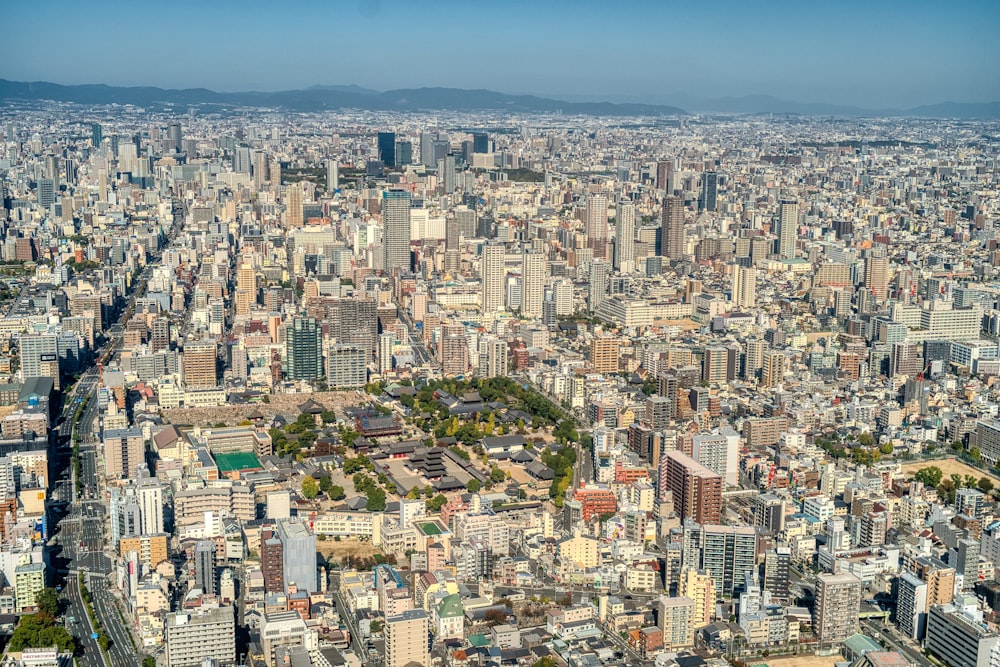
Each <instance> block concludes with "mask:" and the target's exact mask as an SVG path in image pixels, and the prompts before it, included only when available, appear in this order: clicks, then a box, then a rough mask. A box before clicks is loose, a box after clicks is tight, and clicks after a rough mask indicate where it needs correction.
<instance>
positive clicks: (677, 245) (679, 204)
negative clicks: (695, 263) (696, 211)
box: [660, 195, 684, 259]
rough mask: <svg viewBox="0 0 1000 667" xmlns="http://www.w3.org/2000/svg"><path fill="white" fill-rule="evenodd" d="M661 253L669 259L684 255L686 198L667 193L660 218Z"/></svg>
mask: <svg viewBox="0 0 1000 667" xmlns="http://www.w3.org/2000/svg"><path fill="white" fill-rule="evenodd" d="M660 230H661V231H660V254H661V255H662V256H663V257H666V258H667V259H680V258H682V257H683V256H684V200H683V199H681V198H680V197H675V196H674V195H667V196H666V197H665V198H664V200H663V212H662V216H661V220H660Z"/></svg>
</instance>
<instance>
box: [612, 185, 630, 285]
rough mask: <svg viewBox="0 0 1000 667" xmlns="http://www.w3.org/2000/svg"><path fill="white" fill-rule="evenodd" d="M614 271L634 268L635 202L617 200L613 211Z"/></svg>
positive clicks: (625, 270)
mask: <svg viewBox="0 0 1000 667" xmlns="http://www.w3.org/2000/svg"><path fill="white" fill-rule="evenodd" d="M614 268H615V271H620V272H622V273H628V272H630V271H632V270H633V269H634V268H635V204H633V203H632V202H630V201H628V200H622V201H620V202H618V207H617V209H616V211H615V256H614Z"/></svg>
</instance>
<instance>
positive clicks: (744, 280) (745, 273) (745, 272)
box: [733, 266, 757, 308]
mask: <svg viewBox="0 0 1000 667" xmlns="http://www.w3.org/2000/svg"><path fill="white" fill-rule="evenodd" d="M733 305H734V306H736V307H737V308H753V307H754V306H756V305H757V269H755V268H753V267H752V266H736V267H733Z"/></svg>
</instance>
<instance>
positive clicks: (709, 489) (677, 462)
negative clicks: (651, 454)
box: [660, 451, 723, 524]
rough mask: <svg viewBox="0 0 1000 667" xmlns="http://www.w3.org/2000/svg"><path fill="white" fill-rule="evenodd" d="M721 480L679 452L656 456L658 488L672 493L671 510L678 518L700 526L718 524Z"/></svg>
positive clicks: (720, 515) (720, 503) (719, 520)
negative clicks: (658, 464) (694, 522)
mask: <svg viewBox="0 0 1000 667" xmlns="http://www.w3.org/2000/svg"><path fill="white" fill-rule="evenodd" d="M722 485H723V481H722V477H721V476H720V475H718V474H716V473H714V472H712V471H711V470H709V469H708V468H707V467H705V466H704V465H702V464H701V463H698V462H697V461H695V460H694V459H693V458H691V457H690V456H688V455H687V454H684V453H683V452H679V451H669V452H665V453H664V454H663V455H662V456H661V457H660V488H661V490H669V491H670V492H671V493H672V494H673V499H674V509H675V511H676V512H677V515H678V516H679V517H681V519H687V518H691V519H694V520H695V521H697V522H698V523H701V524H717V523H720V522H721V521H722Z"/></svg>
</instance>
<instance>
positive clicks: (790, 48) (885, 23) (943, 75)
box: [0, 0, 1000, 110]
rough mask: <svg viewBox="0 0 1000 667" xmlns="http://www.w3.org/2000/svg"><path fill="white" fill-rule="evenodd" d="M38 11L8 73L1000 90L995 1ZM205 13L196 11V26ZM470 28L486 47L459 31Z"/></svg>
mask: <svg viewBox="0 0 1000 667" xmlns="http://www.w3.org/2000/svg"><path fill="white" fill-rule="evenodd" d="M46 4H47V6H48V7H49V9H50V11H38V7H37V6H32V7H31V8H29V7H28V6H26V5H20V6H12V7H10V8H8V10H7V12H6V15H7V18H8V20H9V21H10V22H11V24H12V25H21V26H24V27H25V28H27V29H24V30H18V31H14V32H13V33H12V34H11V35H10V39H9V41H8V43H7V45H6V48H7V52H6V55H7V57H6V58H5V61H6V62H5V64H6V67H4V68H3V69H2V70H0V76H2V77H4V78H8V79H12V80H21V81H52V82H58V83H62V84H67V85H75V84H95V83H103V84H108V85H113V86H140V85H141V86H157V87H164V88H197V87H204V88H209V89H212V90H218V91H220V92H233V91H248V90H256V91H264V92H267V91H279V90H292V89H301V88H308V87H311V86H315V85H352V84H353V85H358V86H361V87H363V88H370V89H376V90H389V89H405V88H421V87H450V88H466V89H481V88H487V89H491V90H499V91H503V92H506V93H510V94H537V95H543V96H545V97H550V98H551V97H555V98H560V99H565V100H567V101H578V100H580V101H583V100H586V101H611V102H642V103H650V104H669V105H675V106H679V107H681V108H686V107H691V108H694V109H696V110H697V108H698V107H699V106H701V105H702V103H708V102H712V101H713V100H716V99H718V98H728V97H743V96H758V95H763V96H773V97H777V98H780V99H782V100H791V101H796V102H801V103H809V104H835V105H846V106H857V107H861V108H864V109H905V108H909V107H913V106H920V105H926V104H937V103H942V102H946V101H951V102H966V103H970V102H980V103H981V102H994V101H997V100H1000V78H998V77H996V76H995V74H996V72H995V70H996V67H995V63H996V62H998V61H1000V57H998V56H1000V54H998V53H997V47H996V45H995V43H994V42H993V40H992V39H991V35H990V32H991V30H992V29H993V28H995V26H996V25H998V21H1000V7H998V6H997V5H995V4H992V3H985V2H963V3H959V4H958V5H957V6H950V7H949V9H948V11H947V12H946V13H942V12H940V11H939V8H938V7H937V6H935V5H931V4H930V3H925V2H917V3H907V4H905V5H904V4H902V3H896V2H888V3H880V4H879V5H878V6H875V7H868V6H864V7H863V8H862V5H860V4H859V3H843V4H842V5H839V6H838V7H836V8H834V9H830V8H824V9H823V10H817V9H814V8H808V7H800V6H798V5H795V4H790V3H784V2H779V3H769V4H768V5H767V6H766V7H763V8H760V7H749V6H735V7H722V6H716V5H698V6H684V7H681V6H665V5H662V4H652V3H646V2H633V3H630V5H629V7H628V11H629V14H630V15H631V18H632V19H633V20H632V21H628V20H625V21H623V22H622V24H621V27H620V28H615V27H612V28H611V29H609V28H608V27H607V26H608V21H607V18H608V17H607V16H606V15H604V14H603V12H601V11H600V9H601V8H600V7H599V6H598V5H596V4H593V3H587V2H584V3H575V4H574V5H572V7H571V6H568V5H566V4H565V3H560V2H556V3H547V4H546V5H545V6H544V7H536V6H532V5H528V4H526V3H520V2H515V3H513V4H510V3H508V4H507V5H505V8H506V9H507V11H506V12H504V13H503V14H499V15H492V14H491V13H490V12H489V11H487V10H485V9H483V8H481V7H468V6H466V5H458V4H456V3H452V2H441V3H409V4H407V3H397V2H391V1H388V0H381V1H379V0H370V1H367V2H361V3H358V4H356V5H354V4H351V5H348V6H347V7H337V8H330V7H327V6H325V5H318V4H312V3H303V4H300V5H298V6H297V7H296V8H294V9H292V10H289V11H283V12H275V11H265V10H261V11H246V10H245V9H243V8H242V7H240V10H241V11H237V7H236V6H235V5H233V4H232V3H228V2H222V3H214V4H212V5H197V6H195V5H193V4H188V3H186V2H182V3H178V4H176V5H173V6H172V7H171V11H170V12H164V11H162V10H161V9H159V8H157V7H155V6H132V5H130V6H128V11H127V12H125V11H123V10H124V8H125V7H124V5H119V4H118V3H114V2H105V3H101V4H100V5H99V6H97V7H95V6H94V5H87V6H85V7H84V6H79V7H78V6H75V5H73V4H72V3H61V2H50V3H46ZM195 9H196V10H197V12H198V13H199V14H198V16H199V17H200V19H199V20H198V21H192V20H190V17H191V16H192V11H194V10H195ZM571 9H572V10H573V11H570V10H571ZM52 17H58V19H59V20H57V21H48V22H47V23H45V25H44V30H45V32H46V34H47V35H48V36H49V38H50V39H48V40H38V39H37V31H36V30H33V29H31V28H32V27H33V26H37V27H38V28H39V29H41V28H42V27H43V26H42V25H41V22H40V20H41V19H42V18H46V19H48V18H52ZM144 26H149V28H148V29H144ZM699 26H701V27H702V28H699ZM820 26H821V27H822V28H821V29H820ZM102 32H103V33H106V34H109V35H113V36H114V42H113V48H112V49H111V51H110V52H109V51H108V50H106V49H88V48H80V49H74V57H73V58H71V59H67V58H64V57H62V56H61V55H57V53H62V50H61V49H60V50H52V49H51V48H49V47H50V45H51V44H52V43H69V44H72V43H74V42H79V40H80V39H81V35H86V34H94V33H102ZM473 34H477V35H479V37H481V39H470V40H468V41H467V40H466V39H465V37H464V36H465V35H468V36H469V37H471V36H472V35H473ZM435 35H437V36H438V37H435ZM449 36H454V37H451V38H449ZM484 40H485V43H486V44H487V46H483V44H484ZM491 41H492V42H494V43H495V46H489V44H490V42H491ZM268 43H270V44H269V48H258V46H260V45H262V44H263V45H268ZM255 45H257V46H255ZM386 45H393V46H386ZM626 45H627V46H626ZM928 45H933V48H927V46H928ZM623 47H625V48H623ZM115 52H118V53H132V54H136V56H137V57H129V58H116V57H114V56H113V54H114V53H115ZM143 56H145V57H143ZM152 63H155V67H153V66H152V65H151V64H152ZM413 63H416V65H415V66H414V65H413ZM540 63H541V64H540ZM404 65H405V66H404ZM710 106H712V105H711V104H708V105H707V106H706V107H705V110H710V109H709V107H710Z"/></svg>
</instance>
